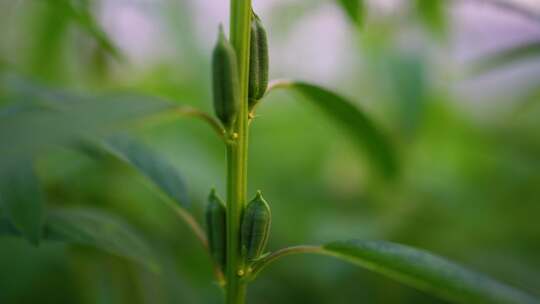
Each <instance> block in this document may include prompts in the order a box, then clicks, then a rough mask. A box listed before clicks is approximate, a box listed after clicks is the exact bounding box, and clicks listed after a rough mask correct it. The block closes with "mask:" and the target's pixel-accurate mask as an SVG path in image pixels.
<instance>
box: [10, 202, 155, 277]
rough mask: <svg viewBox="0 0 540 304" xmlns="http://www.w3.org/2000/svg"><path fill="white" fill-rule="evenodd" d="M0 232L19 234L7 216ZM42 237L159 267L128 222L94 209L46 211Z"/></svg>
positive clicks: (147, 265) (150, 267) (144, 243)
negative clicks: (88, 247) (90, 247)
mask: <svg viewBox="0 0 540 304" xmlns="http://www.w3.org/2000/svg"><path fill="white" fill-rule="evenodd" d="M0 235H9V236H20V233H19V230H18V229H17V228H16V227H15V226H14V225H13V224H12V223H11V222H10V221H9V220H8V219H6V218H0ZM43 239H45V240H47V241H60V242H66V243H70V244H76V245H83V246H92V247H95V248H98V249H101V250H104V251H106V252H108V253H111V254H114V255H118V256H122V257H126V258H128V259H130V260H133V261H135V262H137V263H140V264H142V265H145V266H146V267H148V268H149V269H151V270H154V271H157V270H158V262H157V258H156V257H155V255H154V253H153V252H152V250H151V248H150V246H149V245H148V244H147V243H146V242H145V241H144V240H143V239H142V238H141V237H140V236H139V235H138V234H137V233H136V232H135V231H134V230H133V229H132V228H131V227H130V226H128V225H127V224H125V223H124V222H123V221H121V220H119V219H117V218H116V217H114V216H112V215H110V214H107V213H104V212H101V211H95V210H87V209H55V210H52V211H50V212H49V213H48V216H47V220H46V223H45V228H44V233H43Z"/></svg>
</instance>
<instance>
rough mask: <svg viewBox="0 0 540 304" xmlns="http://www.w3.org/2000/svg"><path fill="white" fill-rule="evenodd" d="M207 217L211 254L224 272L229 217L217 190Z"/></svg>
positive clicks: (212, 195) (207, 208) (212, 193)
mask: <svg viewBox="0 0 540 304" xmlns="http://www.w3.org/2000/svg"><path fill="white" fill-rule="evenodd" d="M205 215H206V234H207V237H208V245H209V247H210V253H211V254H212V257H213V259H214V261H215V262H216V263H217V264H218V265H219V266H220V267H221V269H222V270H223V271H225V263H226V261H227V254H226V246H227V243H226V242H227V231H226V230H227V227H226V217H227V215H226V208H225V204H224V203H223V202H222V201H221V199H219V197H218V196H217V195H216V191H215V190H212V191H211V192H210V195H209V197H208V205H207V206H206V214H205Z"/></svg>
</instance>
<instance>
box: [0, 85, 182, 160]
mask: <svg viewBox="0 0 540 304" xmlns="http://www.w3.org/2000/svg"><path fill="white" fill-rule="evenodd" d="M22 97H24V98H25V100H26V102H28V103H32V104H34V105H32V106H27V107H23V109H19V110H18V111H7V112H8V113H11V114H13V115H2V119H1V120H0V167H1V166H3V165H4V163H6V164H9V163H11V162H12V160H13V159H21V158H22V159H26V158H31V157H33V156H34V155H36V154H39V153H42V152H44V151H45V150H47V149H50V148H51V147H54V146H58V145H66V144H70V143H73V142H76V141H77V140H79V139H81V138H95V137H101V136H106V135H108V134H111V133H113V131H116V130H118V129H119V128H121V127H127V126H128V125H129V124H132V123H134V122H136V121H140V120H141V119H143V118H147V117H149V116H153V115H156V114H163V113H166V112H167V111H170V110H172V109H174V107H175V105H174V104H172V103H169V102H166V101H163V100H161V99H158V98H153V97H142V96H137V95H128V94H114V95H113V94H109V95H102V96H92V95H81V94H74V93H69V92H57V91H54V90H48V89H43V88H40V87H33V91H30V90H25V91H24V95H22ZM12 98H14V97H12ZM2 110H4V108H0V112H3V113H6V112H5V111H2Z"/></svg>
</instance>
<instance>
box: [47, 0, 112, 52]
mask: <svg viewBox="0 0 540 304" xmlns="http://www.w3.org/2000/svg"><path fill="white" fill-rule="evenodd" d="M48 5H49V7H50V8H51V10H52V11H62V15H63V16H64V17H69V18H70V19H71V20H73V21H75V22H76V23H77V24H78V25H79V26H80V27H81V28H82V29H83V30H85V31H86V32H87V33H88V35H90V36H91V37H92V38H94V39H95V40H96V42H97V43H98V44H99V45H100V47H101V48H102V49H103V50H105V51H106V52H107V53H109V54H110V55H112V56H113V57H115V58H116V59H120V58H121V52H120V51H119V50H118V48H117V47H116V46H115V45H114V43H113V42H112V40H111V39H110V38H109V37H108V36H107V34H106V33H105V32H104V31H103V30H102V29H101V27H100V25H99V23H98V22H97V20H96V18H95V17H94V14H93V13H92V10H91V6H90V3H89V1H86V0H49V1H48Z"/></svg>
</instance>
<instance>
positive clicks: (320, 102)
mask: <svg viewBox="0 0 540 304" xmlns="http://www.w3.org/2000/svg"><path fill="white" fill-rule="evenodd" d="M343 2H345V3H349V2H346V1H343ZM350 3H352V2H350ZM354 10H355V8H353V9H352V10H349V11H354ZM352 17H353V18H358V17H357V16H355V15H353V16H352ZM229 21H230V29H229V33H228V34H226V33H225V29H224V28H223V27H220V29H219V35H218V39H217V42H216V45H215V47H214V51H213V54H212V93H213V107H214V111H215V116H213V115H210V114H208V113H205V112H203V111H200V110H198V109H196V108H192V107H189V106H179V105H177V104H175V103H170V102H168V101H164V100H162V99H158V98H153V97H148V96H144V97H143V96H139V95H132V94H116V95H112V96H111V95H107V96H98V97H87V96H78V95H74V94H69V93H67V92H63V91H54V90H49V89H47V88H41V87H33V88H32V89H31V90H30V88H27V89H29V90H28V91H29V92H30V93H29V94H33V95H35V97H36V99H37V100H38V101H37V102H31V103H23V104H22V106H21V105H20V104H19V105H16V106H8V107H5V108H3V109H2V112H0V117H1V121H0V135H1V137H2V138H7V137H8V135H9V138H10V140H9V142H5V141H4V142H2V143H0V147H1V153H2V155H1V156H2V157H1V168H2V172H1V174H0V203H1V207H2V213H1V214H0V233H1V234H3V235H11V236H18V237H23V238H25V239H27V240H28V241H29V242H30V243H32V244H34V245H36V246H37V245H39V244H40V242H43V241H51V242H66V243H74V244H79V245H85V246H94V247H97V248H99V249H103V250H105V251H106V252H109V253H112V254H116V255H119V256H124V257H126V258H128V259H131V260H133V261H135V262H140V263H142V264H143V265H145V266H147V267H148V268H150V269H152V270H155V271H157V272H159V263H158V262H157V261H155V260H154V258H153V255H152V248H151V247H150V246H149V245H147V244H146V242H145V241H144V240H143V238H141V237H140V236H138V235H137V233H136V232H135V231H134V230H133V229H132V228H130V227H129V226H127V225H125V224H123V223H122V222H121V221H119V220H118V219H116V218H115V217H114V216H111V215H108V214H107V213H105V212H101V211H89V210H79V209H73V208H46V207H45V206H44V195H43V193H42V190H41V188H40V185H39V180H38V178H37V176H36V173H35V168H34V165H33V164H34V160H35V159H36V158H37V156H38V155H39V154H41V153H44V151H46V150H48V149H50V148H51V147H53V146H58V145H61V146H67V147H71V148H74V149H75V150H76V151H79V152H81V153H85V154H87V155H90V156H92V157H95V158H97V159H103V158H113V159H116V160H118V161H120V162H124V163H127V164H128V165H130V166H132V167H133V168H135V169H136V170H138V171H139V172H140V173H141V174H142V175H143V176H145V177H146V178H147V180H148V181H150V182H151V183H153V184H154V185H155V186H156V188H157V189H158V190H159V191H160V193H161V194H162V197H163V201H164V202H166V203H167V204H168V205H169V206H170V208H171V210H173V211H174V212H175V213H176V214H177V215H178V217H179V219H181V220H182V221H183V222H185V223H186V224H187V225H188V227H189V228H190V229H191V231H192V232H193V233H194V235H195V237H196V238H197V239H198V240H199V241H200V243H201V244H202V248H203V250H205V251H206V252H207V253H208V256H209V259H208V261H209V262H211V263H212V265H213V269H214V274H215V281H216V282H217V283H218V285H219V287H220V288H221V289H222V290H223V291H224V292H223V295H224V300H223V301H224V303H227V304H242V303H246V294H247V292H248V286H249V284H250V283H252V282H253V281H254V280H256V279H257V278H258V277H260V276H262V275H264V270H265V269H266V268H268V267H270V266H271V265H272V264H273V263H274V262H276V261H278V260H280V259H282V258H284V257H286V256H289V255H301V254H311V255H323V256H328V257H330V258H336V259H340V260H343V261H345V262H348V263H350V264H351V265H353V266H358V267H362V268H365V269H367V270H370V271H373V272H376V273H379V274H381V275H384V276H386V277H389V278H391V279H393V280H396V281H398V282H401V283H403V284H406V285H409V286H412V287H415V288H417V289H419V290H421V291H424V292H426V293H430V294H433V295H435V296H437V297H440V298H441V299H445V300H447V301H450V302H453V303H501V304H502V303H507V304H508V303H516V304H517V303H540V302H539V301H537V300H536V299H534V298H533V297H532V296H530V295H528V294H527V293H525V292H522V291H520V290H517V289H515V288H513V287H510V286H507V285H505V284H503V283H499V282H497V281H496V280H494V279H491V278H489V277H487V276H485V275H481V274H478V273H475V272H473V271H470V270H467V269H465V268H464V267H462V266H459V265H458V264H455V263H453V262H450V261H448V260H446V259H444V258H442V257H438V256H436V255H434V254H432V253H429V252H426V251H424V250H421V249H415V248H412V247H409V246H406V245H401V244H396V243H392V242H387V241H383V240H360V239H355V240H344V241H343V240H341V241H335V242H331V243H327V244H322V245H321V244H308V245H294V246H291V247H286V248H281V249H274V248H267V242H268V239H269V238H270V230H271V217H272V216H275V217H279V216H280V215H279V214H272V213H271V203H269V202H267V201H266V200H265V198H264V196H263V191H258V192H257V193H248V187H247V185H248V180H249V179H248V174H247V172H248V170H247V160H248V135H249V130H250V126H251V125H252V124H254V123H256V121H257V113H256V111H257V109H258V105H259V104H260V103H261V102H263V100H264V98H265V96H267V95H268V94H270V93H271V92H273V91H276V90H286V91H290V92H293V93H295V94H296V95H297V96H299V97H300V98H302V99H305V100H306V101H309V102H312V103H313V104H314V105H316V106H317V107H318V108H319V109H320V110H321V111H322V112H324V113H326V114H327V116H328V117H329V118H330V119H331V120H333V121H334V122H335V123H336V124H337V125H339V126H340V127H341V129H342V130H343V131H344V132H345V133H346V134H348V135H349V136H350V138H351V141H353V142H354V143H356V144H357V145H358V146H359V148H360V149H361V150H362V151H364V153H365V155H366V157H367V159H368V160H369V162H370V164H371V165H372V168H373V170H374V171H376V172H380V173H381V175H382V176H383V177H385V178H389V179H391V178H393V177H394V176H395V175H396V174H398V168H399V164H398V161H397V157H396V156H395V155H394V152H393V146H392V141H391V140H390V139H389V138H388V137H387V136H386V134H385V132H383V131H381V130H382V129H381V128H380V127H379V126H378V125H377V124H376V123H375V122H374V121H373V120H372V119H371V118H370V117H369V116H368V115H367V114H366V113H365V112H364V111H362V110H361V109H360V108H358V107H357V106H356V105H354V104H353V103H352V102H350V101H349V100H348V99H346V98H344V97H342V96H340V95H338V94H336V93H334V92H332V91H330V90H328V89H325V88H323V87H320V86H318V85H314V84H310V83H306V82H300V81H293V80H275V81H268V70H269V56H268V44H267V32H266V29H265V28H264V26H263V22H262V20H261V19H260V18H259V17H258V16H257V14H256V13H255V12H254V11H253V9H252V5H251V1H249V0H231V3H230V20H229ZM162 116H173V117H186V116H189V117H194V118H197V119H201V120H202V121H204V122H205V123H207V124H208V125H209V126H210V127H211V128H212V130H214V131H215V133H216V134H217V136H218V137H219V138H220V140H221V141H222V143H223V146H224V151H225V153H226V159H227V164H226V165H227V166H226V168H227V170H226V194H225V195H224V199H222V198H220V195H219V194H218V193H217V191H216V190H209V193H210V194H209V195H208V199H207V206H206V211H205V216H204V218H205V223H199V222H198V221H197V219H196V217H195V216H194V215H192V214H191V212H190V211H189V209H188V205H187V201H188V198H187V195H186V189H185V185H184V182H183V179H182V177H181V176H180V175H179V173H178V172H177V171H176V170H175V168H174V167H173V166H172V165H170V164H169V163H168V162H167V161H166V160H165V159H163V158H162V157H161V156H159V155H158V154H156V153H155V152H153V151H151V150H149V149H148V148H147V147H145V146H144V145H142V144H141V143H139V142H137V141H136V140H135V139H133V138H131V137H129V136H126V135H120V134H119V133H118V134H111V132H109V130H113V129H115V128H117V127H118V126H119V125H122V124H129V123H133V122H140V121H141V120H147V119H155V118H156V117H162ZM8 133H9V134H8ZM209 188H210V186H209ZM313 271H316V270H315V269H314V270H313ZM306 275H307V274H306ZM357 302H358V301H357V300H351V302H350V303H357Z"/></svg>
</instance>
